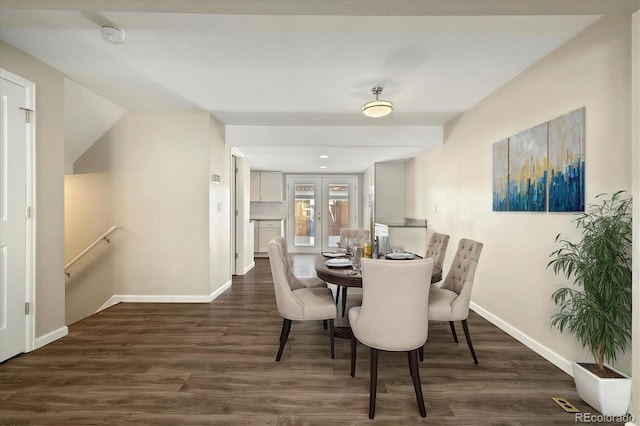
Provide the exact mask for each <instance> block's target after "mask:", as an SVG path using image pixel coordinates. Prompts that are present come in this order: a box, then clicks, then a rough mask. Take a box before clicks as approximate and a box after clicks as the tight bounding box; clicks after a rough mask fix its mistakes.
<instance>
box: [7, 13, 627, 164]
mask: <svg viewBox="0 0 640 426" xmlns="http://www.w3.org/2000/svg"><path fill="white" fill-rule="evenodd" d="M606 1H607V5H608V7H607V8H606V11H607V12H606V13H630V11H632V8H633V4H636V5H637V2H635V0H606ZM507 3H510V5H509V6H510V7H511V9H508V10H505V6H504V4H505V2H496V1H495V0H487V1H485V0H474V2H471V3H470V2H469V1H456V0H450V1H449V2H448V3H443V2H442V1H435V0H427V1H413V2H408V1H395V2H394V1H383V0H378V1H371V0H365V1H360V2H354V1H339V2H318V1H314V0H311V1H307V2H303V1H300V2H283V1H270V0H266V1H262V2H256V1H240V0H238V1H235V2H229V1H217V2H212V1H193V0H183V1H176V0H165V1H164V2H140V1H127V2H125V1H119V0H112V1H110V2H106V1H100V0H93V1H85V2H78V1H72V0H66V1H65V0H60V1H58V0H50V1H42V0H41V1H37V0H21V1H12V0H3V1H2V2H1V3H0V38H1V39H3V40H4V41H6V42H7V43H9V44H12V45H14V46H16V47H18V48H19V49H21V50H24V51H26V52H27V53H29V54H31V55H33V56H35V57H37V58H39V59H41V60H42V61H44V62H46V63H48V64H50V65H52V66H54V67H56V68H58V69H59V70H61V71H62V72H64V73H65V74H66V76H67V77H68V78H69V79H70V80H72V81H73V82H75V83H77V84H78V85H80V86H82V87H84V88H86V89H89V90H90V91H92V92H95V93H96V94H98V95H100V96H102V97H103V98H105V99H106V100H108V101H109V102H112V103H115V104H117V105H119V106H121V107H122V108H124V109H127V110H202V109H204V110H207V111H210V112H211V113H212V114H214V115H215V116H216V117H217V118H218V119H220V120H221V121H222V122H223V123H225V124H226V125H227V144H228V145H231V146H236V147H238V149H240V151H242V152H243V153H245V154H246V155H247V156H248V157H249V159H250V162H251V164H252V167H253V168H257V169H269V170H283V171H286V172H298V173H300V172H311V173H319V172H324V173H344V172H361V171H363V170H364V169H366V168H367V167H368V166H369V165H370V164H372V163H373V162H376V161H384V160H390V159H401V158H408V157H411V156H414V155H416V153H418V152H420V151H423V150H424V149H428V148H430V147H433V146H438V145H440V144H442V125H444V124H445V123H446V122H447V121H449V120H451V119H452V118H454V117H456V116H457V115H458V114H460V113H461V112H462V111H464V110H466V109H468V108H469V107H471V106H473V105H474V104H475V103H477V102H478V101H480V100H481V99H483V98H484V97H486V96H487V95H488V94H490V93H491V92H493V91H494V90H496V89H497V88H499V87H500V86H501V85H503V84H504V83H506V82H507V81H509V80H510V79H512V78H513V77H515V76H516V75H518V74H519V73H520V72H522V71H523V70H524V69H526V68H527V67H529V66H530V65H531V64H533V63H534V62H536V61H537V60H539V59H540V58H542V57H543V56H545V55H546V54H548V53H549V52H550V51H552V50H553V49H555V48H556V47H558V46H559V45H561V44H562V43H564V42H565V41H567V40H568V39H569V38H571V37H572V36H574V35H575V34H576V33H578V32H579V31H581V30H582V29H584V28H585V27H586V26H588V25H589V24H591V23H592V22H594V21H595V20H596V19H597V18H598V17H599V15H600V14H602V13H605V12H604V11H603V8H602V5H603V4H604V2H603V1H602V0H600V1H594V0H583V2H582V3H581V6H582V7H576V5H577V3H576V2H570V1H566V0H554V1H553V3H549V2H548V1H546V0H538V1H537V3H536V2H532V1H531V0H528V1H527V0H523V1H521V0H512V1H511V2H507ZM479 4H484V6H486V11H485V12H482V11H479V10H476V9H477V7H478V5H479ZM78 5H81V6H82V7H83V8H84V10H82V11H79V10H73V9H74V8H75V7H78ZM429 5H430V6H433V8H432V9H429V8H428V7H427V6H429ZM447 5H448V7H449V9H447ZM517 5H520V6H521V9H517V8H516V9H513V8H514V7H515V6H517ZM536 5H537V6H538V10H537V11H536V10H535V8H536ZM553 5H555V6H556V8H554V7H553ZM269 6H271V8H269ZM339 6H342V7H339ZM347 6H349V7H347ZM367 6H369V7H367ZM412 6H413V8H412ZM43 7H46V8H50V9H56V10H41V9H40V8H43ZM465 7H467V9H466V10H469V11H470V12H469V13H470V14H475V15H476V16H464V13H465ZM636 8H637V6H636ZM253 10H255V11H256V12H255V13H257V14H256V15H252V14H251V13H253V12H252V11H253ZM518 10H523V11H524V12H523V15H518V14H517V11H518ZM398 11H402V13H401V14H402V15H404V16H388V14H394V13H396V14H398V15H400V13H398ZM412 11H413V13H415V15H414V16H411V15H412V14H413V13H412ZM553 11H556V12H553ZM180 12H191V13H180ZM542 12H544V13H546V14H548V15H538V14H539V13H542ZM221 13H222V14H221ZM433 13H435V14H440V15H443V14H444V15H447V14H448V13H449V14H451V15H455V16H429V15H431V14H433ZM483 13H486V14H487V15H492V14H494V15H498V16H486V15H485V16H482V14H483ZM549 13H551V14H550V15H549ZM560 13H573V14H569V15H562V14H560ZM589 13H591V14H589ZM103 23H112V24H115V25H117V26H119V27H121V28H122V29H124V30H125V31H126V35H127V39H126V42H125V43H124V44H122V45H115V44H110V43H108V42H106V41H105V40H103V39H102V38H101V36H100V31H99V28H100V26H101V24H103ZM376 85H381V86H384V92H383V94H382V96H381V98H382V99H387V100H391V101H393V103H394V105H395V110H394V112H393V114H392V115H390V116H388V117H385V118H381V119H370V118H366V117H364V116H362V114H361V113H360V107H361V105H362V104H363V103H365V102H367V101H369V100H372V99H373V95H372V94H371V88H372V87H373V86H376ZM69 98H70V99H69V100H68V102H69V103H73V102H82V99H75V100H74V99H73V98H72V97H71V96H70V97H69ZM76 98H77V97H76ZM80 98H81V97H80ZM77 107H78V106H77V105H76V106H75V108H77ZM85 121H87V122H88V123H90V120H85ZM96 121H100V120H96ZM75 125H77V123H75ZM103 125H104V124H103ZM252 126H255V127H253V128H252ZM371 126H374V129H371ZM94 133H95V132H94ZM100 134H102V133H100ZM90 143H93V141H90ZM320 154H326V155H329V156H330V157H329V159H327V160H323V164H325V165H327V169H322V170H321V169H319V165H320V160H319V158H318V156H319V155H320ZM345 159H346V160H348V161H345ZM285 160H286V161H285Z"/></svg>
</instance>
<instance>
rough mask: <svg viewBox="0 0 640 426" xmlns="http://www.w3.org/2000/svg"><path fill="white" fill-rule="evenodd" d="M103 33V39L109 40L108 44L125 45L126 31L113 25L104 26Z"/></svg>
mask: <svg viewBox="0 0 640 426" xmlns="http://www.w3.org/2000/svg"><path fill="white" fill-rule="evenodd" d="M101 31H102V38H103V39H105V40H107V41H108V42H111V43H115V44H122V43H124V39H125V34H124V30H121V29H120V28H118V27H116V26H114V25H111V24H104V25H103V26H102V30H101Z"/></svg>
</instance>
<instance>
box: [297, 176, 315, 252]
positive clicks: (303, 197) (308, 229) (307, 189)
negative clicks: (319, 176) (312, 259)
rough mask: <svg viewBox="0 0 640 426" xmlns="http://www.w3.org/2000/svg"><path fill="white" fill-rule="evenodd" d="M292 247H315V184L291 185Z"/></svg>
mask: <svg viewBox="0 0 640 426" xmlns="http://www.w3.org/2000/svg"><path fill="white" fill-rule="evenodd" d="M292 186H293V197H292V199H293V203H294V205H293V218H294V220H293V221H294V232H293V237H294V241H293V246H294V247H314V246H315V245H316V241H317V237H316V230H317V228H316V210H315V208H316V198H317V197H316V194H317V191H316V188H317V187H318V185H317V182H306V183H294V184H293V185H292Z"/></svg>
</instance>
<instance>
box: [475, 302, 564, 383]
mask: <svg viewBox="0 0 640 426" xmlns="http://www.w3.org/2000/svg"><path fill="white" fill-rule="evenodd" d="M470 307H471V309H472V310H473V311H474V312H476V313H477V314H478V315H480V316H481V317H483V318H484V319H486V320H487V321H489V322H490V323H492V324H493V325H495V326H496V327H498V328H499V329H501V330H502V331H504V332H505V333H507V334H508V335H510V336H511V337H513V338H514V339H516V340H517V341H519V342H520V343H522V344H523V345H525V346H526V347H528V348H529V349H531V350H532V351H534V352H536V353H537V354H538V355H540V356H542V357H543V358H545V359H546V360H547V361H549V362H550V363H552V364H553V365H555V366H556V367H558V368H559V369H561V370H562V371H564V372H565V373H567V374H568V375H570V376H571V377H573V371H572V367H571V361H569V360H568V359H566V358H564V357H562V356H560V355H559V354H557V353H556V352H554V351H552V350H551V349H549V348H548V347H546V346H544V345H543V344H542V343H540V342H538V341H537V340H534V339H532V338H531V337H529V336H527V335H526V334H524V333H523V332H522V331H520V330H518V329H517V328H515V327H513V326H511V325H510V324H507V323H506V322H504V321H503V320H502V319H501V318H499V317H497V316H495V315H493V314H492V313H490V312H488V311H487V310H485V309H483V308H481V307H480V306H478V305H476V304H475V303H473V302H471V304H470Z"/></svg>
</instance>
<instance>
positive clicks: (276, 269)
mask: <svg viewBox="0 0 640 426" xmlns="http://www.w3.org/2000/svg"><path fill="white" fill-rule="evenodd" d="M274 240H275V239H274ZM274 240H271V241H269V245H268V250H269V265H270V266H271V275H272V276H273V288H274V290H275V294H276V305H277V306H278V312H279V313H280V315H281V316H283V317H284V318H287V319H299V318H301V317H302V311H303V305H302V303H301V302H300V301H299V300H298V299H297V298H296V297H295V296H294V295H293V292H292V289H291V285H290V284H289V280H290V276H291V272H290V270H289V266H288V263H287V262H286V261H285V259H284V256H283V254H282V246H281V245H280V244H279V243H278V242H277V241H274Z"/></svg>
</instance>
